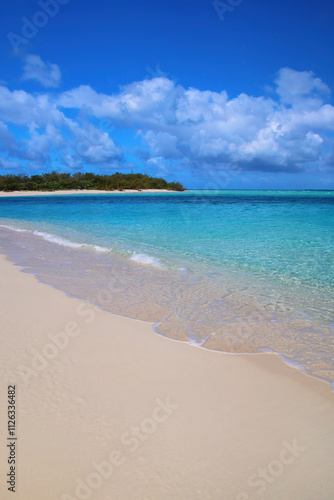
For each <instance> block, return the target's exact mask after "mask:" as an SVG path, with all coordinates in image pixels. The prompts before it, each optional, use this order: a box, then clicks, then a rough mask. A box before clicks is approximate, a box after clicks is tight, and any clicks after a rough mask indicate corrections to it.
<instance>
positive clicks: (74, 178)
mask: <svg viewBox="0 0 334 500" xmlns="http://www.w3.org/2000/svg"><path fill="white" fill-rule="evenodd" d="M73 190H75V191H126V190H134V191H142V190H145V191H146V190H158V191H160V190H164V191H185V188H184V187H183V185H182V184H181V183H180V182H177V181H173V182H167V181H166V180H165V179H162V178H160V177H150V176H149V175H147V174H134V173H129V174H122V173H120V172H115V173H114V174H112V175H100V174H94V173H91V172H86V173H82V172H75V173H74V174H71V173H59V172H57V171H53V172H51V173H44V174H40V175H31V176H28V175H24V174H18V175H13V174H7V175H0V191H2V192H13V191H23V192H25V191H34V192H35V191H36V192H41V191H43V192H52V191H73Z"/></svg>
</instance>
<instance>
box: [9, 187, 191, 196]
mask: <svg viewBox="0 0 334 500" xmlns="http://www.w3.org/2000/svg"><path fill="white" fill-rule="evenodd" d="M180 192H182V191H174V190H171V189H124V190H123V191H117V190H114V191H101V190H99V189H69V190H62V189H60V190H59V191H0V197H7V196H58V195H74V194H78V195H79V194H122V193H123V194H129V193H180Z"/></svg>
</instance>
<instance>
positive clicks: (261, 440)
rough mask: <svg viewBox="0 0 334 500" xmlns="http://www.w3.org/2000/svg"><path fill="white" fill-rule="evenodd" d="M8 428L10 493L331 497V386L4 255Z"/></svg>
mask: <svg viewBox="0 0 334 500" xmlns="http://www.w3.org/2000/svg"><path fill="white" fill-rule="evenodd" d="M0 268H1V271H0V275H1V319H2V321H1V324H2V339H1V340H2V348H1V380H2V384H1V396H0V397H1V435H2V436H4V437H5V441H6V442H10V441H7V434H8V431H7V386H8V385H15V390H16V396H15V398H16V411H17V429H16V435H17V441H15V446H14V442H12V443H11V442H10V444H12V445H13V447H14V448H15V450H14V453H15V454H16V455H15V457H16V463H15V467H16V469H15V488H16V489H15V495H13V493H12V492H11V491H8V489H7V488H8V487H9V485H8V484H6V480H5V477H6V474H7V473H8V471H9V465H8V463H7V461H8V454H9V453H10V447H8V446H5V445H4V438H3V439H2V445H1V482H0V492H1V494H0V496H1V498H2V499H7V498H14V497H15V498H16V499H18V500H36V499H43V500H53V499H58V500H59V499H61V500H69V499H71V500H73V499H86V498H92V499H96V500H111V499H112V498H117V499H120V500H123V499H124V500H139V499H141V500H144V499H145V500H167V499H175V500H197V499H198V500H207V499H213V500H222V499H227V500H230V499H231V500H237V499H238V500H245V499H258V498H259V499H266V500H289V499H291V500H297V499H298V500H306V499H315V498H316V499H317V500H331V499H332V498H334V478H333V467H334V454H333V450H334V395H333V393H332V392H331V391H330V388H329V385H327V384H325V383H323V382H321V381H319V380H316V379H313V378H311V377H309V376H306V375H304V374H302V373H301V372H300V371H298V370H296V369H294V368H291V367H288V366H286V365H285V364H284V363H283V362H282V361H281V360H280V359H279V358H278V357H277V356H276V355H270V354H259V355H241V354H240V355H239V354H224V353H220V352H213V351H208V350H204V349H201V348H197V347H193V346H191V345H189V344H186V343H182V342H176V341H172V340H169V339H166V338H164V337H160V336H158V335H156V334H155V333H154V332H153V331H152V328H151V324H149V323H145V322H140V321H135V320H131V319H127V318H123V317H119V316H115V315H112V314H111V313H108V312H105V311H101V310H99V309H96V308H95V307H94V306H93V305H90V304H89V303H86V302H84V301H82V300H79V299H76V298H70V297H68V296H67V295H65V293H63V292H61V291H58V290H56V289H54V288H52V287H51V286H48V285H45V284H42V283H39V282H38V281H37V280H36V278H35V277H34V276H33V275H30V274H26V273H23V272H20V269H19V268H18V267H16V266H14V265H13V264H12V263H10V262H8V261H7V260H6V259H5V257H4V256H1V258H0Z"/></svg>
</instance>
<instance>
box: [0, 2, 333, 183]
mask: <svg viewBox="0 0 334 500" xmlns="http://www.w3.org/2000/svg"><path fill="white" fill-rule="evenodd" d="M1 10H2V11H1V12H0V14H1V15H0V39H1V43H0V68H1V74H0V174H3V175H4V174H20V173H23V174H28V175H34V174H39V173H42V172H51V171H53V170H57V171H59V172H71V173H75V172H95V173H104V174H112V173H113V172H116V171H118V172H124V173H128V172H138V173H147V174H149V175H152V176H155V177H164V178H165V179H167V180H168V181H173V180H177V181H180V182H182V183H183V184H184V185H185V187H187V188H189V189H191V188H198V189H334V106H333V90H334V58H333V52H334V51H333V49H334V30H333V25H334V3H333V1H332V0H318V1H317V2H314V0H293V1H291V0H222V1H220V0H140V1H139V0H122V1H114V0H110V1H106V0H37V1H35V0H15V1H13V2H6V5H4V4H3V5H2V7H1Z"/></svg>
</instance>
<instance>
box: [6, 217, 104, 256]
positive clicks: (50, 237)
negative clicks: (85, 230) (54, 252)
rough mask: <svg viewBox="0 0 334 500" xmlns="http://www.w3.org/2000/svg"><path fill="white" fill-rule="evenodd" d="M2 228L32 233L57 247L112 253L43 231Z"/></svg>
mask: <svg viewBox="0 0 334 500" xmlns="http://www.w3.org/2000/svg"><path fill="white" fill-rule="evenodd" d="M0 227H3V228H5V229H10V230H11V231H15V232H17V233H30V234H33V235H34V236H38V237H40V238H42V239H43V240H45V241H49V242H50V243H56V244H57V245H61V246H64V247H70V248H90V249H93V250H95V251H96V252H99V253H107V252H111V251H112V249H111V248H106V247H101V246H99V245H89V244H88V243H76V242H74V241H71V240H68V239H67V238H63V237H62V236H57V235H56V234H51V233H45V232H43V231H37V230H34V231H33V230H29V229H22V228H19V227H16V226H11V225H9V224H0Z"/></svg>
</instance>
